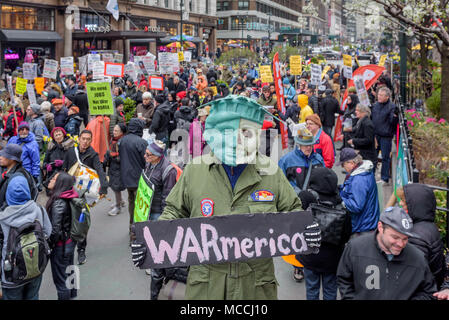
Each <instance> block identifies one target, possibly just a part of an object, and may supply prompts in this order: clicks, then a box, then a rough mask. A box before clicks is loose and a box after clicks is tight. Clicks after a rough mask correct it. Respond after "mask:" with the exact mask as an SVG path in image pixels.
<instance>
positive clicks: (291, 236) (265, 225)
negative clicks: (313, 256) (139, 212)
mask: <svg viewBox="0 0 449 320" xmlns="http://www.w3.org/2000/svg"><path fill="white" fill-rule="evenodd" d="M312 222H313V216H312V213H311V212H308V211H301V212H287V213H256V214H234V215H226V216H212V217H209V218H204V217H201V218H190V219H177V220H171V221H163V220H161V221H145V222H139V223H136V224H135V227H136V238H137V242H139V243H144V244H145V245H146V247H147V254H146V257H145V261H144V263H143V264H142V266H141V267H140V268H141V269H148V268H170V267H181V266H190V265H198V264H215V263H225V262H236V261H246V260H250V259H259V258H270V257H277V256H285V255H291V254H310V253H311V252H312V251H311V250H310V248H309V247H308V246H307V243H306V241H305V240H304V235H303V232H304V230H305V227H306V226H307V225H309V224H311V223H312Z"/></svg>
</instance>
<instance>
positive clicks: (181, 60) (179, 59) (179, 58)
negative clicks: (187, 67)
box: [178, 51, 184, 62]
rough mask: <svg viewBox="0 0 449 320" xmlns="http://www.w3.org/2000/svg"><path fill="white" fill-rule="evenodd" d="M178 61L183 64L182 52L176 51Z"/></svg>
mask: <svg viewBox="0 0 449 320" xmlns="http://www.w3.org/2000/svg"><path fill="white" fill-rule="evenodd" d="M178 61H179V62H183V61H184V52H183V51H178Z"/></svg>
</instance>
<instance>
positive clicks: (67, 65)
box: [61, 57, 75, 76]
mask: <svg viewBox="0 0 449 320" xmlns="http://www.w3.org/2000/svg"><path fill="white" fill-rule="evenodd" d="M61 73H62V74H63V75H65V76H69V75H72V74H74V73H75V72H74V66H73V57H62V58H61Z"/></svg>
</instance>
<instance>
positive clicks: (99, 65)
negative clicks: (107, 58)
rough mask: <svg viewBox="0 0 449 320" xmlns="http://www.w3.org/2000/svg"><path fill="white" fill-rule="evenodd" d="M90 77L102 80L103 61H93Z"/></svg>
mask: <svg viewBox="0 0 449 320" xmlns="http://www.w3.org/2000/svg"><path fill="white" fill-rule="evenodd" d="M92 76H93V78H94V79H101V80H103V78H104V62H103V61H95V62H94V65H93V69H92Z"/></svg>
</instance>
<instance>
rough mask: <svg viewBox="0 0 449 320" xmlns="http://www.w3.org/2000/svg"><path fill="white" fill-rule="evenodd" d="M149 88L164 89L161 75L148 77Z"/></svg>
mask: <svg viewBox="0 0 449 320" xmlns="http://www.w3.org/2000/svg"><path fill="white" fill-rule="evenodd" d="M149 82H150V89H152V90H164V79H163V78H162V77H150V81H149Z"/></svg>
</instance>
